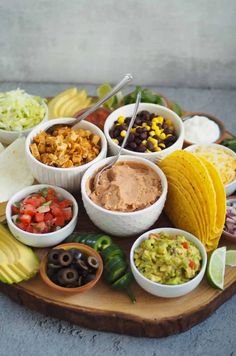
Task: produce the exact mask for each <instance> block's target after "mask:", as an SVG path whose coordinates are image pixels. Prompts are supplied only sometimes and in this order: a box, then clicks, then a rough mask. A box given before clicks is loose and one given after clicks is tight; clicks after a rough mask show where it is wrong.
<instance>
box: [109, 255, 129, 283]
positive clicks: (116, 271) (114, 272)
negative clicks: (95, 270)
mask: <svg viewBox="0 0 236 356" xmlns="http://www.w3.org/2000/svg"><path fill="white" fill-rule="evenodd" d="M127 267H128V265H127V263H126V261H125V260H124V259H123V258H122V257H120V256H114V257H113V258H112V259H111V260H109V261H108V262H107V263H105V265H104V279H105V281H106V282H108V283H113V282H115V281H116V280H117V279H118V278H120V277H121V276H122V275H123V274H124V272H125V271H126V269H127Z"/></svg>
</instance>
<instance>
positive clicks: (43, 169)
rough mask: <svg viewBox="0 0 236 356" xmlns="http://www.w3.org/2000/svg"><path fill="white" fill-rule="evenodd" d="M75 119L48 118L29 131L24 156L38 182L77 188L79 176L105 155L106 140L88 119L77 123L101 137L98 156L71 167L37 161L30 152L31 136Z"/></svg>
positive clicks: (71, 188)
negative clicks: (53, 165)
mask: <svg viewBox="0 0 236 356" xmlns="http://www.w3.org/2000/svg"><path fill="white" fill-rule="evenodd" d="M74 120H75V119H74V118H73V119H72V118H59V119H54V120H50V121H48V122H45V123H43V124H41V125H39V126H37V127H36V128H35V129H34V130H33V131H31V133H30V134H29V135H28V137H27V139H26V148H25V150H26V158H27V161H28V164H29V167H30V169H31V172H32V175H33V176H34V178H35V179H36V180H37V181H38V182H39V183H46V184H52V185H58V186H60V187H62V188H65V189H67V190H69V191H75V190H79V188H80V181H81V178H82V176H83V174H84V172H85V171H86V169H88V168H89V167H90V166H91V165H92V164H94V163H95V162H98V161H100V160H101V159H103V158H105V157H106V154H107V141H106V138H105V136H104V134H103V132H102V131H101V130H100V129H99V128H98V127H97V126H96V125H94V124H92V123H90V122H88V121H82V122H80V124H79V125H78V127H80V128H82V129H85V130H89V131H91V132H92V133H94V134H96V135H98V136H100V137H101V151H100V152H99V154H98V156H97V157H96V158H95V159H94V160H92V161H91V162H89V163H86V164H83V165H82V166H79V167H72V168H57V167H51V166H47V165H46V164H43V163H42V162H40V161H38V160H37V159H36V158H34V156H33V155H32V154H31V152H30V147H29V146H30V144H31V143H32V140H33V138H34V137H35V136H36V135H37V134H38V133H39V132H40V131H45V130H47V129H48V128H49V127H51V126H52V125H55V124H66V123H71V122H73V121H74Z"/></svg>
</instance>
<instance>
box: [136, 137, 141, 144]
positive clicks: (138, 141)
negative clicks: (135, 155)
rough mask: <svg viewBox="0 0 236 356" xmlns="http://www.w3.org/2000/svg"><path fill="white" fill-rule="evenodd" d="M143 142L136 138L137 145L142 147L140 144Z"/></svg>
mask: <svg viewBox="0 0 236 356" xmlns="http://www.w3.org/2000/svg"><path fill="white" fill-rule="evenodd" d="M141 142H142V140H141V139H140V138H138V137H135V143H137V145H140V143H141Z"/></svg>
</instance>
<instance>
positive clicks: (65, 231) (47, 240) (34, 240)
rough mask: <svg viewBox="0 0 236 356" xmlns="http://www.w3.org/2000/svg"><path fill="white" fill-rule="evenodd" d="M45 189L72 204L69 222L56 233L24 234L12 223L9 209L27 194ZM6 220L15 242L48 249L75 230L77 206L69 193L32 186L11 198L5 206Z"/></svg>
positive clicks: (56, 188) (39, 185)
mask: <svg viewBox="0 0 236 356" xmlns="http://www.w3.org/2000/svg"><path fill="white" fill-rule="evenodd" d="M46 187H51V188H53V189H55V191H56V192H57V193H58V194H60V195H61V196H63V197H64V198H66V199H69V200H71V201H72V202H73V217H72V219H71V220H70V221H69V223H68V224H67V225H65V226H64V227H63V228H61V229H60V230H58V231H54V232H50V233H47V234H34V233H30V232H26V231H24V230H21V229H20V228H18V227H17V226H16V225H15V224H14V222H13V221H12V218H11V216H12V213H11V207H12V205H13V204H14V203H15V202H18V201H20V200H21V199H23V198H26V197H27V196H28V195H29V194H32V193H36V192H38V191H39V190H40V189H43V188H46ZM6 219H7V224H8V227H9V229H10V231H11V233H12V234H13V235H14V236H15V238H16V239H17V240H19V241H20V242H22V243H23V244H25V245H29V246H33V247H49V246H54V245H58V244H59V243H61V242H62V241H63V240H65V239H66V238H67V237H68V236H69V235H70V234H71V233H72V232H73V231H74V229H75V227H76V224H77V219H78V204H77V202H76V200H75V198H74V197H73V195H71V194H70V193H69V192H67V191H66V190H64V189H62V188H59V187H55V186H50V185H47V184H37V185H32V186H30V187H27V188H24V189H22V190H20V191H19V192H18V193H16V194H14V195H13V196H12V198H11V199H10V200H9V201H8V203H7V206H6Z"/></svg>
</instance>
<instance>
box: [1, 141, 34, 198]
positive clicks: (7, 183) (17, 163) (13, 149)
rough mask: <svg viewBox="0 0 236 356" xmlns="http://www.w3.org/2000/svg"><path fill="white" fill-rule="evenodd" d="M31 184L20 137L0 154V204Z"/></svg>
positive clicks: (32, 178) (32, 180)
mask: <svg viewBox="0 0 236 356" xmlns="http://www.w3.org/2000/svg"><path fill="white" fill-rule="evenodd" d="M33 182H34V177H33V176H32V174H31V171H30V169H29V167H28V165H27V161H26V157H25V138H24V137H20V138H18V139H16V140H15V141H14V142H13V143H12V144H11V145H10V146H8V147H7V148H6V149H5V150H4V151H2V152H1V153H0V202H4V201H7V200H9V198H11V197H12V195H13V194H15V193H16V192H18V191H19V190H21V189H22V188H24V187H27V186H29V185H32V184H33Z"/></svg>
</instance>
